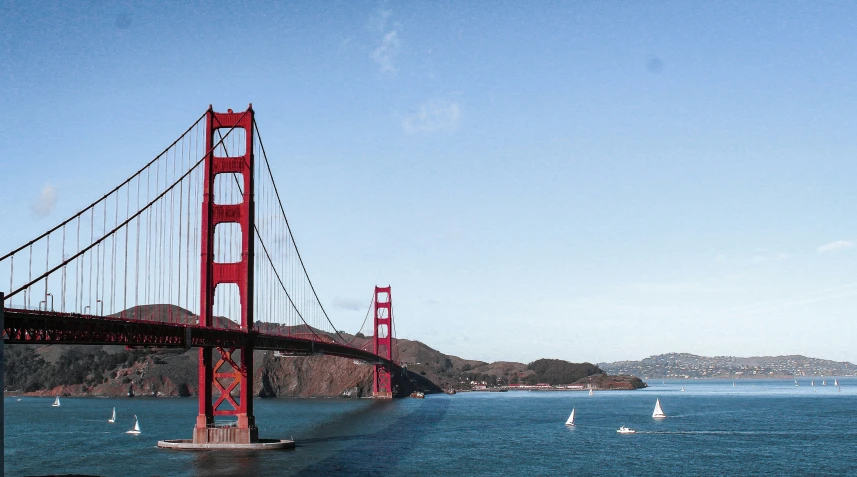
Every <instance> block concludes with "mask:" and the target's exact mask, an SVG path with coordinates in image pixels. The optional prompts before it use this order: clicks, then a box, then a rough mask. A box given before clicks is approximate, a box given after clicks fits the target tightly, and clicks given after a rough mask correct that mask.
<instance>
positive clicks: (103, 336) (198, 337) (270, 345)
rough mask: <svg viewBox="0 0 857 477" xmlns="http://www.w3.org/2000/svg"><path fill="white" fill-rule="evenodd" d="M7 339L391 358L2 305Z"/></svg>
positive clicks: (275, 338) (286, 339) (266, 337)
mask: <svg viewBox="0 0 857 477" xmlns="http://www.w3.org/2000/svg"><path fill="white" fill-rule="evenodd" d="M4 311H5V322H4V323H3V334H4V338H5V339H4V341H5V343H6V344H38V343H45V344H80V345H123V346H147V347H164V348H168V347H172V348H192V347H193V348H202V347H220V348H241V347H244V346H247V345H251V346H252V347H253V349H260V350H275V351H284V352H288V353H294V354H295V355H330V356H339V357H342V358H350V359H356V360H360V361H364V362H366V363H370V364H383V365H387V366H389V368H388V369H390V370H391V371H398V370H399V366H398V365H396V364H395V363H394V362H393V361H390V360H387V359H384V358H381V357H380V356H378V355H375V354H373V353H371V352H369V351H365V350H362V349H358V348H352V347H350V346H346V345H342V344H339V343H333V342H326V341H316V340H310V339H304V338H296V337H293V336H282V335H276V334H270V333H259V332H256V331H250V332H247V331H243V330H240V329H222V328H209V327H203V326H197V325H187V324H174V323H159V322H151V321H140V320H129V319H123V318H114V317H102V316H93V315H81V314H77V313H61V312H51V311H34V310H23V309H15V308H6V309H5V310H4Z"/></svg>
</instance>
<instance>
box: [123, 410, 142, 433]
mask: <svg viewBox="0 0 857 477" xmlns="http://www.w3.org/2000/svg"><path fill="white" fill-rule="evenodd" d="M139 433H140V420H139V419H137V415H136V414H135V415H134V428H133V429H131V430H130V431H125V434H139Z"/></svg>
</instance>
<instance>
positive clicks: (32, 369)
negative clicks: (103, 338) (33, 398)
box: [3, 345, 148, 392]
mask: <svg viewBox="0 0 857 477" xmlns="http://www.w3.org/2000/svg"><path fill="white" fill-rule="evenodd" d="M146 354H148V352H147V351H143V350H122V351H120V352H118V353H113V354H111V353H107V352H105V351H104V350H103V349H101V348H97V347H75V348H69V349H67V350H65V351H63V353H62V355H60V357H59V359H58V360H57V362H56V363H49V362H46V361H45V360H44V359H42V357H41V356H39V355H38V354H37V353H36V351H35V349H34V348H33V347H32V346H27V345H12V346H7V347H6V349H5V356H4V358H5V359H6V362H5V363H4V373H5V374H4V376H3V377H4V381H5V382H4V383H3V385H4V389H9V390H15V391H24V392H30V391H38V390H40V389H51V388H53V387H56V386H60V385H64V384H87V385H93V384H98V383H101V382H102V381H103V380H104V372H105V370H112V369H115V368H116V367H117V366H119V365H123V366H125V367H128V366H131V365H132V364H134V363H135V362H136V361H137V360H139V359H140V358H141V357H142V356H144V355H146Z"/></svg>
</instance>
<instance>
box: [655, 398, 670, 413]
mask: <svg viewBox="0 0 857 477" xmlns="http://www.w3.org/2000/svg"><path fill="white" fill-rule="evenodd" d="M652 417H654V418H663V417H667V415H666V414H664V410H663V409H661V400H660V398H658V400H657V401H655V412H653V413H652Z"/></svg>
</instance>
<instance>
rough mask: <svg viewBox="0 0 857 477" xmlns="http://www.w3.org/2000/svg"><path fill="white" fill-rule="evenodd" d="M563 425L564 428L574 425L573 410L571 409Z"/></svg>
mask: <svg viewBox="0 0 857 477" xmlns="http://www.w3.org/2000/svg"><path fill="white" fill-rule="evenodd" d="M565 425H566V426H573V425H574V408H572V409H571V415H570V416H568V420H567V421H565Z"/></svg>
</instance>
